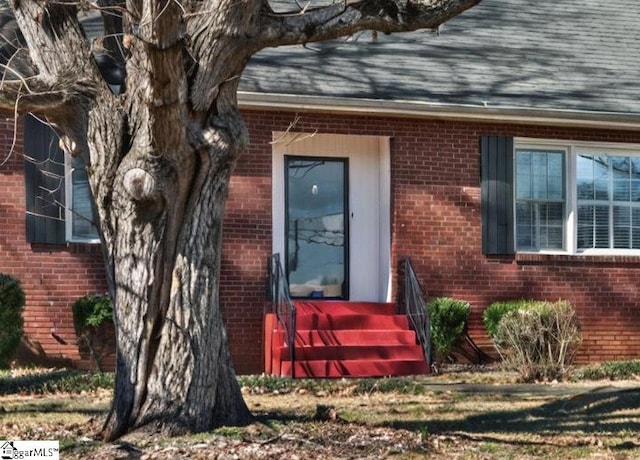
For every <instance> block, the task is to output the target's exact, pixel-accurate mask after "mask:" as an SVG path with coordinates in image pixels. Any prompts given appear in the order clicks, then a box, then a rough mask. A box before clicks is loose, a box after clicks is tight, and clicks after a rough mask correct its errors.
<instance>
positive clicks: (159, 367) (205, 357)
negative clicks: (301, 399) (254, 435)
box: [88, 6, 251, 439]
mask: <svg viewBox="0 0 640 460" xmlns="http://www.w3.org/2000/svg"><path fill="white" fill-rule="evenodd" d="M167 8H168V9H170V8H171V7H170V6H169V7H167ZM176 8H177V7H176ZM156 16H157V15H156V14H155V13H150V17H156ZM160 17H162V16H160ZM175 23H176V21H174V23H173V24H175ZM170 27H171V24H169V25H166V27H165V28H164V33H165V36H169V37H172V36H173V37H174V39H175V37H177V36H178V34H177V32H176V34H174V35H172V34H171V33H170V31H168V30H167V28H170ZM174 27H175V25H174ZM142 32H144V31H142ZM149 37H150V38H149V39H150V40H151V38H154V37H155V36H153V34H151V33H150V34H149ZM176 40H177V39H176ZM174 45H175V43H172V42H171V41H170V40H169V42H166V41H165V42H159V43H156V45H155V46H149V43H148V42H143V41H142V40H134V41H133V42H132V43H131V44H130V46H131V48H130V53H131V54H130V57H129V60H128V62H127V85H128V87H129V88H131V87H132V86H133V85H137V86H136V89H135V91H132V90H129V91H128V93H127V97H126V98H120V99H116V98H112V97H107V98H106V99H105V100H100V101H98V104H96V105H95V106H94V108H93V109H92V110H90V111H89V117H88V132H89V136H88V138H89V147H90V148H89V150H90V157H91V158H90V164H91V167H90V169H89V181H90V184H91V186H92V189H93V192H94V197H95V199H96V206H97V209H98V212H99V216H100V223H101V233H102V237H103V240H104V241H103V246H104V248H105V257H106V259H107V267H108V269H109V271H110V273H109V279H110V284H111V285H112V297H113V299H114V307H115V308H114V311H115V325H116V337H117V347H118V349H117V361H116V386H115V394H114V402H113V406H112V410H111V413H110V415H109V418H108V420H107V422H106V425H105V432H104V434H105V437H106V438H107V439H113V438H116V437H118V436H120V435H122V434H124V433H126V432H128V431H129V430H131V429H133V428H137V427H141V426H145V425H149V424H156V425H158V427H159V428H160V429H162V430H163V431H165V432H168V433H176V432H181V431H192V432H194V431H195V432H198V431H205V430H209V429H211V428H213V427H215V426H217V425H221V424H242V423H246V422H248V421H250V420H251V415H250V413H249V411H248V409H247V407H246V405H245V403H244V401H243V399H242V396H241V392H240V388H239V386H238V383H237V380H236V378H235V373H234V370H233V365H232V362H231V356H230V354H229V351H228V346H227V337H226V332H225V328H224V325H223V320H222V317H221V312H220V305H219V297H218V290H219V274H220V250H221V247H222V244H221V242H222V218H223V213H224V206H225V202H226V196H227V187H228V183H229V177H230V175H231V172H232V169H233V166H234V164H235V161H236V159H237V157H238V155H239V154H240V152H241V151H242V149H243V148H244V147H245V145H246V143H247V142H248V137H247V133H246V129H245V126H244V124H243V122H242V119H241V117H240V114H239V112H238V110H237V101H236V90H237V79H230V80H229V81H226V82H223V83H221V84H219V85H217V91H216V93H215V98H214V99H212V100H211V103H210V104H209V105H208V106H207V107H208V108H209V110H207V111H206V112H203V111H198V110H195V109H194V108H193V105H192V104H189V103H188V99H189V88H188V86H187V79H186V76H185V70H184V65H183V54H182V49H181V47H179V46H174ZM241 56H242V55H236V56H234V55H231V56H230V57H229V59H228V60H227V62H226V64H227V65H226V66H225V67H224V68H225V69H238V68H241V66H244V60H243V59H242V57H241ZM218 77H219V78H221V79H223V78H226V77H224V76H223V77H220V76H218ZM191 99H192V100H193V97H191Z"/></svg>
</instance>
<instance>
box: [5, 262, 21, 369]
mask: <svg viewBox="0 0 640 460" xmlns="http://www.w3.org/2000/svg"><path fill="white" fill-rule="evenodd" d="M23 307H24V291H23V290H22V287H21V286H20V281H18V280H17V279H15V278H13V277H11V276H9V275H3V274H0V366H1V367H6V366H7V365H8V363H9V359H10V358H11V355H12V354H13V352H14V351H15V349H16V348H17V347H18V344H19V343H20V339H21V338H22V326H23V321H22V309H23Z"/></svg>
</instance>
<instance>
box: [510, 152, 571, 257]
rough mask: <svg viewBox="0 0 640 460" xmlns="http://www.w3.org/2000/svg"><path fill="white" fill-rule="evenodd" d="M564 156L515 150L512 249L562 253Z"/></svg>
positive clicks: (559, 153)
mask: <svg viewBox="0 0 640 460" xmlns="http://www.w3.org/2000/svg"><path fill="white" fill-rule="evenodd" d="M564 164H565V152H564V151H562V150H544V149H516V161H515V167H516V204H515V206H516V249H517V250H521V251H522V250H524V251H541V250H562V249H563V248H564V233H565V174H564Z"/></svg>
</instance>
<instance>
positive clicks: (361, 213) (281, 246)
mask: <svg viewBox="0 0 640 460" xmlns="http://www.w3.org/2000/svg"><path fill="white" fill-rule="evenodd" d="M273 140H274V144H273V175H272V177H273V252H274V253H280V254H281V257H282V260H283V262H286V261H287V260H289V261H290V262H291V263H290V264H289V265H290V267H289V269H290V270H291V269H298V267H302V268H300V269H298V270H297V272H296V273H295V275H294V276H292V277H291V280H290V281H291V283H292V286H291V287H292V289H291V290H292V295H295V296H299V297H306V296H309V297H313V296H317V297H328V298H331V297H348V299H350V300H369V301H391V269H390V265H391V257H390V252H391V237H390V234H391V231H390V226H391V221H390V219H391V216H390V181H391V179H390V159H389V139H388V138H386V137H378V136H350V135H337V134H315V135H312V134H308V133H274V135H273ZM305 157H308V158H309V159H310V160H311V159H322V158H326V159H331V158H335V159H336V162H334V163H336V164H337V163H339V162H343V164H344V165H345V170H346V171H348V176H347V177H346V180H345V181H344V182H345V184H344V185H345V193H346V194H347V200H348V202H347V203H346V205H345V207H344V212H345V214H347V215H346V216H343V217H340V216H337V215H336V212H335V211H334V212H333V213H331V212H327V216H325V217H324V218H319V219H315V221H313V220H308V221H307V226H310V227H313V228H315V227H317V225H316V223H317V222H316V221H324V222H325V223H326V224H327V225H329V226H330V227H332V226H335V224H336V222H337V221H338V220H340V218H345V219H347V220H348V222H345V223H344V224H345V225H343V227H342V230H341V231H343V232H344V236H345V238H348V241H345V242H344V244H345V246H344V247H345V248H348V254H347V255H346V257H344V259H343V260H344V264H346V265H345V266H344V267H342V273H345V274H346V276H347V277H348V279H347V280H346V281H347V282H346V283H343V284H342V285H341V286H338V285H339V284H341V283H340V281H342V280H340V279H339V276H340V272H341V270H338V268H337V264H338V263H339V262H336V263H334V264H333V267H330V268H329V269H328V270H330V271H331V273H334V272H335V274H336V275H335V276H333V275H332V274H331V273H330V274H329V275H330V276H326V274H325V275H323V276H318V275H314V274H312V273H311V272H310V270H308V269H305V268H304V267H309V266H312V265H313V262H308V261H301V260H299V258H300V257H304V256H305V250H303V249H301V244H304V243H299V242H296V241H294V242H293V243H292V242H291V241H292V235H293V234H295V235H296V237H295V239H296V240H299V241H302V239H301V238H298V235H302V232H298V233H295V232H294V231H293V230H292V227H293V224H290V225H289V224H287V217H289V222H293V220H291V215H290V214H296V213H297V214H299V215H303V212H301V211H300V200H299V201H298V204H296V205H295V206H296V210H295V211H291V209H290V208H288V207H287V206H288V203H287V199H286V192H287V189H288V187H287V186H286V184H287V180H288V176H289V171H288V169H287V168H289V169H290V166H291V165H294V166H296V167H298V169H300V167H301V166H302V167H304V166H305V164H304V162H298V163H296V162H295V160H296V159H297V160H299V159H305ZM338 160H339V161H338ZM327 163H332V162H330V161H329V162H327ZM287 164H289V165H290V166H289V167H288V166H287ZM310 164H313V163H310ZM314 186H315V188H314ZM308 188H309V192H310V193H315V194H317V195H319V194H320V193H321V192H322V189H321V185H320V184H318V185H316V184H311V185H309V187H308ZM333 188H334V189H335V186H333ZM302 202H304V200H302ZM334 207H335V206H334ZM329 214H331V215H329ZM290 227H291V228H290ZM321 230H323V231H318V229H316V232H317V234H318V235H317V237H316V239H317V240H321V241H322V242H324V243H325V244H326V241H327V235H328V233H329V230H331V228H329V227H327V228H323V229H321ZM287 234H288V235H289V238H288V239H287V238H286V235H287ZM334 241H336V240H334ZM334 244H335V243H334ZM287 249H288V251H289V253H287ZM335 252H336V251H334V253H335ZM311 253H312V251H311V252H310V251H306V254H307V257H309V256H308V254H311ZM327 257H329V256H327ZM332 257H333V256H332ZM336 260H337V259H336ZM305 262H306V265H305ZM294 265H295V266H294ZM291 274H292V273H290V274H289V275H291ZM307 278H308V279H307ZM322 283H325V284H324V285H323V284H322ZM294 284H295V286H294ZM341 287H343V288H344V287H346V288H345V289H344V292H343V291H342V290H341ZM343 293H344V294H345V295H344V296H343V295H341V294H343Z"/></svg>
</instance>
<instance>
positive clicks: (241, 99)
mask: <svg viewBox="0 0 640 460" xmlns="http://www.w3.org/2000/svg"><path fill="white" fill-rule="evenodd" d="M238 103H239V105H240V107H241V108H245V109H281V110H297V111H300V110H304V111H312V112H330V113H345V114H361V115H388V116H394V117H412V118H441V119H448V120H465V121H476V122H497V123H514V124H526V125H547V126H564V127H583V128H603V129H623V130H637V129H640V113H623V112H604V111H602V112H600V111H582V110H563V109H532V108H528V107H509V106H489V105H464V104H439V103H430V102H420V101H404V100H379V99H355V98H346V97H345V98H341V97H326V96H301V95H296V94H273V93H258V92H248V91H239V92H238Z"/></svg>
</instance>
